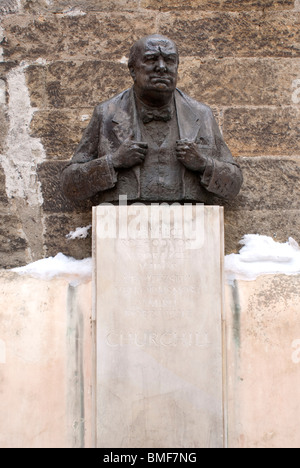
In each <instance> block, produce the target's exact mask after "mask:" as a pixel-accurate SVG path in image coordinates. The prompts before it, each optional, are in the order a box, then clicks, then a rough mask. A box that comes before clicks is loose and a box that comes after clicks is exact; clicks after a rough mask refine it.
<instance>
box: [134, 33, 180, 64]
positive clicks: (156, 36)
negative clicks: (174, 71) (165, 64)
mask: <svg viewBox="0 0 300 468" xmlns="http://www.w3.org/2000/svg"><path fill="white" fill-rule="evenodd" d="M151 39H156V40H160V41H161V42H168V43H170V42H171V43H173V44H174V45H175V48H176V52H177V57H178V63H179V55H178V48H177V45H176V44H175V42H174V41H172V40H171V39H168V38H167V37H165V36H161V35H160V34H152V35H151V36H146V37H143V38H142V39H139V40H138V41H136V42H135V43H134V44H133V46H132V47H131V49H130V52H129V59H128V68H129V69H130V68H134V66H135V63H136V60H137V58H138V55H139V53H140V50H141V47H142V45H144V44H145V43H146V42H147V41H151Z"/></svg>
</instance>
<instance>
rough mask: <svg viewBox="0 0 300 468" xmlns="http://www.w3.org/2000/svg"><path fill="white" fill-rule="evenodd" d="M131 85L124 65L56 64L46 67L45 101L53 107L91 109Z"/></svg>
mask: <svg viewBox="0 0 300 468" xmlns="http://www.w3.org/2000/svg"><path fill="white" fill-rule="evenodd" d="M131 84H132V79H131V77H130V74H129V70H128V68H127V65H126V64H122V63H115V62H110V61H85V62H79V63H78V62H55V63H53V64H51V65H49V66H48V67H47V77H46V88H47V98H48V103H49V104H50V105H51V106H54V107H75V108H78V107H88V106H91V107H94V106H95V105H96V104H98V103H99V102H102V101H105V100H107V99H109V98H110V97H112V96H114V95H115V94H117V93H119V92H121V91H122V90H123V89H125V88H126V87H129V86H131Z"/></svg>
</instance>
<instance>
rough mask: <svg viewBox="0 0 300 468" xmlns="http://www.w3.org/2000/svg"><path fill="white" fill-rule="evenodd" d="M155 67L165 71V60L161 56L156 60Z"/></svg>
mask: <svg viewBox="0 0 300 468" xmlns="http://www.w3.org/2000/svg"><path fill="white" fill-rule="evenodd" d="M157 68H158V69H159V70H160V71H166V70H167V66H166V62H165V61H164V59H163V58H162V57H160V58H159V60H158V63H157Z"/></svg>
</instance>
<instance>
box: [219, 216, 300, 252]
mask: <svg viewBox="0 0 300 468" xmlns="http://www.w3.org/2000/svg"><path fill="white" fill-rule="evenodd" d="M299 214H300V212H299V209H298V210H285V211H282V210H272V211H271V210H255V211H248V210H240V211H230V210H226V209H225V251H226V254H230V253H232V252H238V251H239V250H240V248H241V245H240V243H239V241H240V240H241V239H242V237H243V236H244V235H245V234H261V235H264V236H270V237H273V238H274V239H275V240H277V241H279V242H287V240H288V238H289V237H290V236H292V237H293V238H294V239H295V240H296V241H297V242H298V243H299V242H300V234H299V233H300V221H299V220H300V216H299Z"/></svg>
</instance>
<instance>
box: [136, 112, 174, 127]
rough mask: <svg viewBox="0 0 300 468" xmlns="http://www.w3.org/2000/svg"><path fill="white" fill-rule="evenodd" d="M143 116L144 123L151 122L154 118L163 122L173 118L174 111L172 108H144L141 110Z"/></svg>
mask: <svg viewBox="0 0 300 468" xmlns="http://www.w3.org/2000/svg"><path fill="white" fill-rule="evenodd" d="M141 118H142V121H143V123H145V124H146V123H149V122H152V121H153V120H161V121H163V122H168V121H169V120H171V119H172V111H171V108H167V109H163V110H159V109H153V110H148V109H142V110H141Z"/></svg>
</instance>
